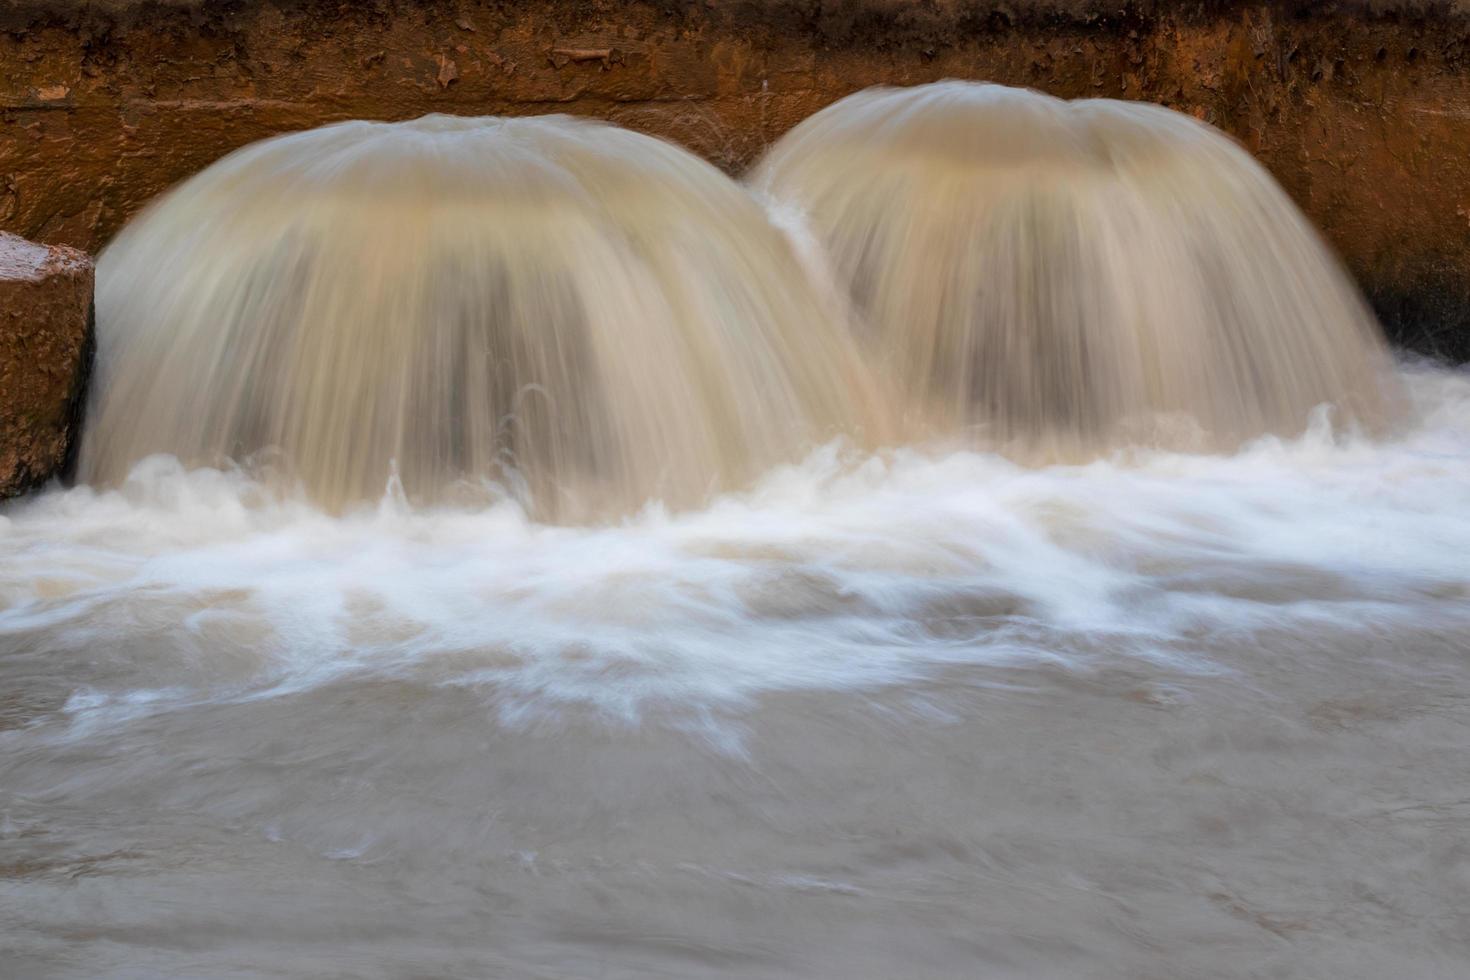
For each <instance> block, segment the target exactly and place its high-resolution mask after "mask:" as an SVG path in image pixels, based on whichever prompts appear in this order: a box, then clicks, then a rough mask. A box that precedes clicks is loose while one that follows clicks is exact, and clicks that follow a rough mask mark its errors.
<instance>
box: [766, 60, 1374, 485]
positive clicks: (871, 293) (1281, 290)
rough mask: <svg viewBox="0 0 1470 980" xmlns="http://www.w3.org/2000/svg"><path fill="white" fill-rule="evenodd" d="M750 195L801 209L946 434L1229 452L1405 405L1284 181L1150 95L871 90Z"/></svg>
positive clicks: (1370, 329)
mask: <svg viewBox="0 0 1470 980" xmlns="http://www.w3.org/2000/svg"><path fill="white" fill-rule="evenodd" d="M751 182H752V184H753V185H754V186H756V187H757V188H759V189H760V190H762V191H763V192H764V193H766V194H768V195H770V196H771V197H772V198H774V199H775V200H776V201H778V202H780V203H781V204H783V205H785V206H787V207H789V208H794V209H796V210H798V211H799V212H801V214H802V215H803V216H804V218H805V220H806V221H807V223H808V225H809V227H810V229H811V233H812V234H813V236H814V237H815V238H816V240H817V241H818V242H819V243H820V245H821V247H822V249H823V251H824V252H825V254H826V256H827V259H828V261H829V264H830V267H831V272H832V274H833V275H834V276H835V277H836V279H837V281H838V283H840V285H841V286H842V287H843V288H844V289H845V290H846V291H847V292H848V294H849V295H850V296H851V298H852V301H853V304H854V306H855V308H856V312H857V314H858V316H859V319H860V320H861V322H862V324H863V326H862V328H861V329H862V330H863V332H864V334H865V337H864V339H865V340H866V341H867V343H868V346H869V348H870V353H871V354H872V356H873V357H874V358H875V360H876V361H877V362H878V363H881V364H883V365H884V366H885V367H886V368H887V369H888V370H889V371H890V372H892V374H893V375H894V376H895V377H896V379H897V380H898V382H899V384H900V385H901V386H902V388H903V391H904V393H905V394H906V395H907V396H908V397H909V398H910V399H912V400H913V401H914V402H916V403H917V404H920V405H923V406H924V411H925V412H926V413H927V414H928V416H929V417H930V419H931V424H932V426H933V427H935V428H937V429H939V430H940V431H951V430H953V429H955V428H956V427H961V426H966V427H971V428H972V429H973V430H975V431H976V432H977V433H978V434H979V435H981V436H982V438H983V439H984V440H985V441H986V443H987V444H989V445H991V446H996V447H1000V448H1004V449H1006V450H1007V451H1009V452H1011V453H1013V454H1017V455H1021V456H1023V457H1027V458H1041V459H1048V458H1055V457H1058V456H1060V457H1062V458H1067V457H1071V456H1075V455H1084V456H1085V455H1089V454H1094V453H1096V452H1097V451H1098V449H1099V448H1105V447H1108V446H1113V445H1118V444H1120V443H1132V442H1147V443H1162V444H1166V445H1170V446H1173V447H1176V448H1228V447H1232V446H1235V445H1239V443H1240V442H1241V441H1242V440H1244V439H1248V438H1251V437H1253V436H1257V435H1260V434H1261V433H1264V432H1276V433H1280V434H1287V435H1294V434H1298V433H1300V432H1302V431H1303V430H1304V429H1305V427H1306V425H1307V422H1308V416H1309V413H1310V412H1311V410H1312V409H1313V408H1314V407H1315V406H1317V405H1318V404H1321V403H1330V404H1332V405H1334V406H1336V407H1337V408H1338V409H1339V410H1340V411H1341V413H1342V415H1343V416H1345V417H1347V418H1351V419H1355V420H1357V421H1361V422H1367V423H1372V422H1375V421H1378V420H1381V419H1382V418H1384V416H1385V415H1386V414H1389V413H1390V412H1391V403H1393V402H1394V400H1395V396H1394V393H1393V390H1392V389H1393V385H1392V382H1391V380H1389V378H1388V377H1387V371H1386V363H1385V358H1384V356H1383V349H1382V344H1381V341H1380V340H1379V338H1378V330H1377V326H1376V324H1375V323H1374V322H1373V320H1372V317H1371V315H1370V314H1369V313H1368V311H1367V309H1366V307H1365V305H1364V303H1363V302H1362V300H1361V298H1360V297H1359V296H1358V294H1357V292H1356V291H1355V289H1354V287H1353V286H1352V284H1351V283H1350V282H1349V280H1348V279H1347V277H1346V275H1345V274H1344V273H1343V271H1342V270H1341V269H1340V268H1339V266H1338V264H1337V262H1336V260H1335V259H1334V258H1333V256H1332V255H1331V254H1330V253H1329V252H1328V250H1327V249H1326V247H1325V246H1324V245H1323V244H1322V242H1321V241H1320V240H1319V239H1318V237H1317V235H1316V233H1315V232H1314V231H1313V230H1312V228H1311V227H1310V226H1309V224H1308V223H1307V221H1306V220H1305V218H1303V217H1302V215H1301V214H1300V212H1298V211H1297V209H1296V208H1295V207H1294V206H1293V205H1292V203H1291V201H1290V200H1289V199H1288V198H1287V196H1286V195H1285V193H1283V192H1282V191H1281V189H1280V188H1279V187H1278V186H1277V185H1276V183H1275V182H1274V181H1273V180H1272V179H1271V177H1270V175H1269V174H1268V173H1267V172H1266V171H1265V170H1264V169H1263V168H1262V167H1261V166H1260V165H1259V164H1257V163H1256V162H1255V161H1254V160H1252V159H1251V157H1250V155H1249V154H1247V153H1246V152H1245V151H1244V150H1243V149H1241V148H1240V147H1239V146H1237V145H1236V144H1235V143H1234V142H1233V141H1231V140H1230V139H1229V138H1228V137H1226V136H1225V135H1224V134H1222V133H1220V132H1219V131H1217V130H1215V129H1213V128H1211V127H1210V126H1208V125H1206V124H1204V123H1202V122H1199V121H1197V120H1195V119H1193V118H1191V117H1189V116H1185V115H1181V114H1179V113H1176V112H1173V111H1170V110H1168V109H1165V108H1163V107H1161V106H1156V105H1150V104H1145V103H1131V102H1117V101H1112V100H1107V99H1090V100H1083V101H1077V102H1065V101H1062V100H1060V99H1056V98H1053V97H1051V96H1048V95H1043V94H1041V93H1037V92H1032V91H1027V90H1024V89H1014V88H1007V87H1004V86H1000V85H990V84H978V83H972V82H958V81H951V82H942V83H937V84H933V85H922V86H917V87H914V88H906V89H888V88H879V89H869V90H867V91H864V92H859V93H858V94H856V95H853V96H850V97H848V98H846V99H843V100H841V101H840V102H837V103H836V104H834V105H832V106H830V107H828V108H827V109H824V110H823V111H821V112H819V113H817V114H816V115H814V116H812V117H811V118H809V119H807V120H806V121H805V122H803V123H801V124H800V125H798V126H797V127H796V128H795V129H793V130H792V131H791V132H790V133H788V134H787V135H786V136H785V137H784V138H782V139H781V140H780V141H779V142H778V143H777V144H776V145H775V146H774V147H773V148H772V149H771V150H770V152H769V153H768V154H767V156H766V157H765V159H764V160H762V161H761V162H760V164H759V165H758V166H757V167H756V168H755V170H754V171H753V173H752V175H751Z"/></svg>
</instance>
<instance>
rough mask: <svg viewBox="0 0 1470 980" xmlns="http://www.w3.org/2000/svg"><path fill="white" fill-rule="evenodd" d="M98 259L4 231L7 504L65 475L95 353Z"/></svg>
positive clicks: (0, 382)
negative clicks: (94, 261)
mask: <svg viewBox="0 0 1470 980" xmlns="http://www.w3.org/2000/svg"><path fill="white" fill-rule="evenodd" d="M91 309H92V260H91V259H89V258H87V256H86V255H84V254H83V253H81V252H79V251H77V250H76V249H73V248H66V247H64V246H57V245H51V246H47V245H37V244H35V243H34V242H28V241H26V240H25V239H22V238H17V237H16V236H14V235H7V234H4V233H0V498H4V497H8V496H11V495H13V494H16V493H20V492H21V491H22V490H26V489H28V488H30V487H32V486H34V485H36V484H38V483H41V482H43V481H45V480H47V479H49V478H50V477H52V476H53V475H55V474H57V473H58V472H60V471H61V470H62V469H64V467H65V465H66V461H67V456H68V453H69V451H70V449H71V445H72V437H73V435H74V434H75V431H76V423H77V421H78V415H79V411H80V408H81V405H82V397H83V394H84V389H85V387H86V378H87V374H88V371H89V370H90V367H91V361H90V359H91V353H92V327H91Z"/></svg>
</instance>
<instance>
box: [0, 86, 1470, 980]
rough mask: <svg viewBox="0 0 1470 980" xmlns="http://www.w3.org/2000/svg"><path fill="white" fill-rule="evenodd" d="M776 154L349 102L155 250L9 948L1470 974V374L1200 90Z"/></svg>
mask: <svg viewBox="0 0 1470 980" xmlns="http://www.w3.org/2000/svg"><path fill="white" fill-rule="evenodd" d="M755 183H756V187H757V189H758V191H759V192H760V193H762V194H765V195H767V197H768V199H769V200H768V202H767V203H769V204H770V205H771V207H772V211H771V215H773V216H774V220H772V219H771V218H770V217H769V216H768V214H767V212H766V211H765V210H763V207H762V206H761V205H760V204H757V198H756V197H755V196H753V195H752V194H750V193H748V192H747V191H746V190H744V189H742V188H741V187H739V186H738V185H736V184H735V183H734V182H732V181H730V180H729V179H728V178H726V177H724V176H722V175H720V174H719V173H717V172H716V171H714V170H713V169H711V168H710V167H708V166H707V165H705V164H703V163H701V162H699V161H697V160H695V159H694V158H692V157H691V156H689V155H688V154H687V153H684V152H683V151H681V150H677V149H675V148H673V147H670V146H667V145H665V144H662V143H659V142H657V141H655V140H651V139H648V138H646V137H641V136H636V135H633V134H630V133H626V132H623V131H620V130H617V129H615V128H612V127H608V126H602V125H595V124H591V123H580V122H576V121H573V120H568V119H561V118H551V119H545V120H527V121H508V120H493V119H479V120H453V119H447V118H442V117H431V118H429V119H426V120H420V121H418V122H414V123H408V124H395V125H383V124H370V123H350V124H344V125H340V126H334V127H329V128H327V129H324V130H320V131H316V132H312V133H306V134H299V135H295V136H288V137H283V138H280V139H276V140H272V141H268V142H266V143H263V144H260V145H258V146H255V147H251V148H247V149H245V150H243V151H241V152H239V153H237V154H235V155H232V156H230V157H228V158H226V159H225V160H224V161H222V162H221V163H220V164H218V165H216V166H215V167H213V168H211V169H210V170H208V171H206V172H204V173H203V174H201V175H199V176H198V177H196V178H195V179H193V180H191V181H189V182H187V183H186V184H184V185H183V186H182V187H180V188H179V189H177V190H175V191H174V192H172V193H171V194H170V195H169V196H167V197H166V198H165V199H164V200H163V201H162V202H161V203H159V204H158V205H157V206H156V207H155V208H153V209H152V210H151V211H150V212H148V213H147V214H145V215H144V216H143V217H142V218H141V219H140V220H139V221H138V222H137V223H135V224H134V225H133V226H131V227H130V228H129V229H128V230H127V231H126V232H125V233H124V235H123V236H122V237H121V238H120V239H119V240H118V241H117V242H115V243H114V244H113V245H112V246H111V247H110V248H109V249H108V251H107V252H106V253H105V254H104V256H103V257H102V259H101V262H100V265H99V272H98V275H99V292H98V308H97V312H98V332H99V344H100V355H99V356H100V360H99V364H98V384H97V387H96V389H95V391H94V397H93V399H92V402H91V405H90V415H89V422H88V431H87V435H86V441H85V445H84V446H83V450H82V458H81V468H82V476H83V480H82V482H81V483H80V484H78V485H77V486H74V487H70V488H61V487H52V488H50V489H48V490H47V491H45V492H44V493H41V494H38V495H36V496H33V497H30V498H27V499H24V500H16V501H10V502H7V503H5V504H4V505H3V506H0V556H3V560H0V977H3V978H5V980H9V978H11V977H16V978H22V980H34V978H39V980H61V978H67V980H70V978H96V977H107V978H118V980H128V978H138V980H144V978H146V980H153V978H158V977H188V978H191V980H210V978H226V977H229V978H266V977H276V978H300V977H313V978H317V977H321V978H332V977H341V978H349V977H350V978H354V980H358V978H384V980H400V978H408V977H415V978H419V977H421V978H430V977H432V978H450V977H452V978H466V980H468V978H483V977H506V978H518V977H528V978H529V977H556V978H563V977H589V978H590V977H607V978H612V977H626V978H635V977H636V978H645V977H671V978H672V977H677V978H694V977H760V978H766V977H771V978H775V977H801V978H826V977H830V978H834V980H836V978H842V980H850V978H864V977H870V978H874V980H880V978H881V980H888V978H897V977H904V978H909V977H914V978H936V980H938V978H955V977H983V978H987V980H988V978H1018V980H1021V978H1024V980H1036V978H1052V977H1068V978H1070V977H1079V978H1081V977H1091V978H1109V980H1115V978H1116V980H1123V978H1127V980H1149V978H1158V980H1176V978H1185V977H1193V978H1212V980H1213V978H1231V977H1240V978H1246V977H1250V978H1261V977H1291V978H1322V980H1347V978H1362V980H1369V978H1373V980H1377V978H1382V977H1389V976H1391V977H1403V978H1457V977H1463V976H1465V975H1467V969H1470V919H1467V917H1466V915H1465V909H1467V908H1470V835H1467V834H1466V830H1465V828H1466V827H1467V821H1470V795H1467V794H1470V789H1467V782H1466V773H1467V764H1466V758H1467V756H1466V749H1467V748H1470V659H1467V656H1466V650H1467V637H1470V560H1467V556H1470V373H1466V372H1464V371H1455V370H1452V369H1449V368H1445V367H1436V366H1426V365H1419V364H1408V363H1404V364H1400V365H1398V366H1396V367H1394V366H1391V365H1390V364H1389V363H1388V362H1387V361H1386V360H1385V357H1384V354H1383V351H1382V348H1381V345H1380V344H1379V342H1378V341H1377V340H1376V339H1375V336H1374V333H1373V327H1372V324H1371V321H1370V320H1369V319H1368V318H1367V316H1366V314H1365V313H1364V312H1363V310H1362V307H1361V304H1360V302H1359V300H1358V299H1357V297H1356V295H1355V294H1354V293H1353V291H1352V289H1351V287H1350V286H1349V285H1348V284H1347V283H1346V281H1345V280H1344V279H1343V278H1342V274H1341V273H1340V272H1339V271H1338V270H1337V269H1336V267H1335V266H1334V264H1333V262H1332V259H1331V257H1330V256H1329V255H1327V253H1326V252H1325V251H1324V250H1323V248H1322V246H1321V245H1320V244H1319V243H1318V242H1317V240H1316V239H1315V237H1314V236H1313V235H1312V233H1311V231H1310V229H1309V228H1307V227H1306V226H1305V225H1304V224H1303V222H1302V221H1301V219H1300V216H1299V215H1297V213H1296V212H1295V211H1294V210H1293V209H1292V208H1291V207H1290V205H1289V203H1288V202H1287V201H1286V200H1285V198H1284V197H1283V196H1282V195H1281V194H1280V192H1279V191H1278V190H1277V189H1276V188H1275V187H1274V186H1273V185H1271V184H1270V182H1269V179H1268V178H1266V177H1265V176H1264V174H1263V173H1262V172H1261V171H1260V170H1259V169H1258V168H1256V167H1255V166H1254V164H1251V163H1250V161H1249V160H1248V158H1247V157H1245V155H1244V154H1243V152H1242V151H1240V150H1238V149H1236V148H1235V147H1233V146H1232V145H1231V144H1229V143H1228V142H1227V141H1225V140H1224V138H1223V137H1221V136H1219V134H1216V133H1214V132H1213V131H1211V130H1208V129H1206V128H1204V127H1202V126H1199V125H1196V124H1195V123H1194V122H1193V121H1190V120H1185V119H1183V118H1182V117H1178V116H1175V115H1173V114H1167V113H1165V112H1164V111H1163V110H1158V109H1148V108H1142V107H1133V108H1129V107H1122V106H1118V105H1116V104H1110V103H1084V104H1080V105H1076V106H1071V107H1069V106H1066V105H1064V104H1062V103H1056V102H1054V101H1052V100H1049V99H1046V98H1045V97H1042V96H1037V95H1034V94H1027V93H1013V92H1005V91H1001V90H995V89H991V88H977V87H966V86H956V85H941V86H937V87H933V88H928V89H923V90H917V91H915V92H910V93H903V94H899V93H880V94H869V95H864V96H860V97H858V98H857V99H856V100H850V101H847V102H844V103H842V104H839V105H838V106H836V107H835V108H834V109H832V110H830V111H829V112H827V113H822V114H819V116H818V117H816V118H815V119H814V120H812V121H811V122H810V123H808V124H806V125H805V126H802V127H799V128H798V129H797V130H796V132H795V133H794V134H793V135H792V136H791V137H790V138H789V140H788V141H786V142H783V143H782V144H781V145H779V146H777V147H776V148H774V150H773V152H772V156H771V157H770V158H769V159H768V161H767V163H766V164H765V166H764V167H763V168H762V170H761V171H760V172H759V173H758V174H757V175H756V181H755ZM1263 433H1264V434H1263ZM1181 447H1185V448H1188V449H1190V450H1191V451H1188V452H1185V451H1181Z"/></svg>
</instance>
